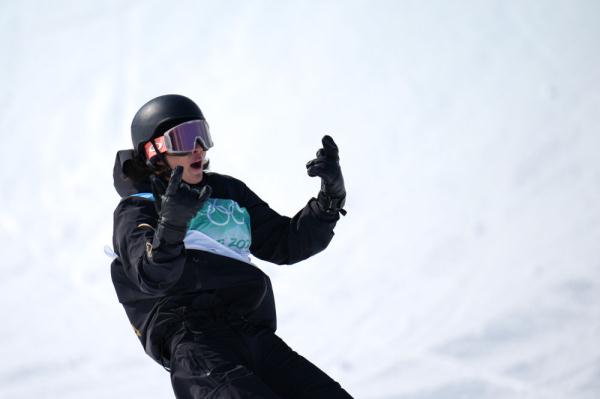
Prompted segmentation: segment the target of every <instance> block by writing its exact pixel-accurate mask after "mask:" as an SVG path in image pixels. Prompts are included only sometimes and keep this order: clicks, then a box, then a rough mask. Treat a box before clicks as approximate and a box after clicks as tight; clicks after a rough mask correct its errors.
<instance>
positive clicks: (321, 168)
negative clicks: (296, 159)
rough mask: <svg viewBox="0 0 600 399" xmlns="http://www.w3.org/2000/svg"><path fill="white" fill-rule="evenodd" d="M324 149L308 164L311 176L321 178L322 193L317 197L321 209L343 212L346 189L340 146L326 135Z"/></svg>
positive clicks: (308, 171)
mask: <svg viewBox="0 0 600 399" xmlns="http://www.w3.org/2000/svg"><path fill="white" fill-rule="evenodd" d="M321 142H322V144H323V147H322V148H320V149H319V151H317V157H316V158H315V159H313V160H312V161H309V162H308V163H307V164H306V171H307V173H308V175H309V176H311V177H314V176H319V177H320V178H321V191H320V192H319V196H318V197H317V200H318V203H319V207H320V208H321V210H323V211H324V212H326V213H330V214H333V213H337V212H341V213H342V214H345V213H346V211H344V210H343V209H342V208H343V207H344V203H345V199H346V187H345V186H344V177H343V176H342V170H341V168H340V157H339V150H338V146H337V145H336V144H335V141H333V138H331V136H328V135H325V136H323V139H322V140H321Z"/></svg>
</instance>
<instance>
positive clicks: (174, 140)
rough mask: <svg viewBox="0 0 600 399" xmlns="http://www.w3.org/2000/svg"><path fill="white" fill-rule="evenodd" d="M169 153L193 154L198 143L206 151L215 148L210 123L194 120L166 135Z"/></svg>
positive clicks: (172, 129) (178, 126)
mask: <svg viewBox="0 0 600 399" xmlns="http://www.w3.org/2000/svg"><path fill="white" fill-rule="evenodd" d="M164 138H165V146H166V149H167V152H169V153H173V154H177V153H185V152H192V151H194V149H195V148H196V143H200V145H201V146H202V148H203V149H204V150H208V149H209V148H211V147H212V146H213V141H212V138H211V137H210V130H209V129H208V123H206V121H203V120H194V121H189V122H185V123H182V124H181V125H177V126H175V127H173V128H171V129H170V130H168V131H167V132H166V133H165V134H164Z"/></svg>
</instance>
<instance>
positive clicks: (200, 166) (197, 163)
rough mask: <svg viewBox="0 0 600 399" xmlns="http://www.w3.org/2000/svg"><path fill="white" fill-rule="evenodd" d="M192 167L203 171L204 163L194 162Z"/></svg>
mask: <svg viewBox="0 0 600 399" xmlns="http://www.w3.org/2000/svg"><path fill="white" fill-rule="evenodd" d="M190 166H191V167H192V169H202V161H198V162H194V163H192V164H190Z"/></svg>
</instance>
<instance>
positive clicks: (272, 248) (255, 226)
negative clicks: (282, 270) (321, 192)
mask: <svg viewBox="0 0 600 399" xmlns="http://www.w3.org/2000/svg"><path fill="white" fill-rule="evenodd" d="M244 189H245V202H246V204H247V205H246V209H248V213H249V214H250V223H251V228H252V244H251V246H250V251H251V252H252V254H253V255H254V256H256V257H257V258H259V259H262V260H265V261H269V262H273V263H276V264H279V265H283V264H287V265H290V264H293V263H297V262H300V261H302V260H304V259H307V258H309V257H311V256H313V255H315V254H317V253H319V252H321V251H322V250H324V249H325V248H327V246H328V245H329V243H330V242H331V239H332V238H333V235H334V233H333V228H334V227H335V225H336V222H337V221H338V219H339V215H337V214H336V215H333V216H329V215H325V214H323V212H321V211H320V210H319V208H318V206H317V202H316V199H315V198H311V199H310V201H308V203H307V204H306V206H305V207H304V208H302V209H301V210H300V211H299V212H298V213H297V214H296V215H295V216H294V217H293V218H289V217H287V216H282V215H279V214H278V213H277V212H275V211H274V210H273V209H271V208H270V207H269V205H268V204H267V203H266V202H264V201H263V200H261V199H260V198H259V197H258V196H257V195H256V194H255V193H254V192H252V190H250V189H249V188H248V187H246V186H244Z"/></svg>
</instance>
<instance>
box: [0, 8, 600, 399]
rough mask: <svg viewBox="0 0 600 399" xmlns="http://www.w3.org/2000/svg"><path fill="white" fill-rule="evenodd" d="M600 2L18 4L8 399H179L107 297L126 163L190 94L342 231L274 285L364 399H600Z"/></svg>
mask: <svg viewBox="0 0 600 399" xmlns="http://www.w3.org/2000/svg"><path fill="white" fill-rule="evenodd" d="M599 16H600V2H598V1H594V0H590V1H576V0H565V1H554V0H546V1H539V0H531V1H517V0H514V1H512V0H502V1H501V0H498V1H491V0H488V1H476V0H472V1H471V0H470V1H466V0H460V1H452V2H451V1H441V0H440V1H429V0H427V1H316V0H315V1H296V2H292V1H275V0H273V1H222V2H216V1H214V2H204V1H172V2H164V1H127V2H126V1H116V0H115V1H98V0H94V1H80V2H73V1H66V0H65V1H59V0H57V1H53V2H46V1H16V0H14V1H10V0H6V1H2V2H0V72H1V73H0V87H1V90H0V132H1V133H0V134H1V137H2V150H3V151H2V156H0V160H1V161H0V162H2V165H1V166H2V174H1V177H0V178H1V180H0V186H1V187H2V189H1V193H2V195H1V200H0V201H1V203H2V207H1V208H0V243H1V250H2V252H1V257H2V263H1V265H0V271H1V276H2V278H1V279H0V299H1V304H2V306H1V308H0V309H1V310H0V312H1V314H0V319H1V323H0V353H1V354H2V359H3V361H2V362H1V363H0V397H1V398H7V399H22V398H41V397H43V398H62V399H70V398H89V399H96V398H129V399H133V398H140V399H146V398H170V397H173V394H172V391H171V387H170V382H169V377H168V373H166V372H165V371H164V370H163V369H162V368H161V367H160V366H158V365H157V364H155V363H154V362H153V361H152V360H151V359H150V358H148V357H147V356H146V355H145V354H144V353H143V351H142V348H141V346H140V345H139V343H138V342H137V338H136V337H135V335H134V334H133V332H132V331H131V328H130V326H129V324H128V322H127V320H126V317H125V314H124V311H123V310H122V308H121V307H120V305H119V304H118V302H117V298H116V295H115V293H114V289H113V287H112V283H111V281H110V274H109V263H110V260H109V259H108V258H107V257H106V256H105V255H104V253H103V246H104V245H105V244H109V243H110V242H111V235H112V211H113V209H114V207H115V206H116V204H117V202H118V199H119V198H118V196H117V194H116V192H115V191H114V189H113V187H112V166H113V159H114V154H115V152H116V151H117V150H119V149H122V148H127V147H129V146H130V141H129V124H130V122H131V118H132V117H133V114H134V113H135V111H136V110H137V109H138V107H139V106H141V105H142V104H143V103H144V102H146V101H147V100H149V99H151V98H153V97H154V96H157V95H161V94H166V93H181V94H184V95H187V96H189V97H191V98H193V99H194V100H195V101H197V102H198V103H199V104H200V106H201V107H202V109H203V111H204V113H205V114H206V115H207V118H208V120H209V123H210V125H211V129H212V132H213V136H214V140H215V143H216V145H215V147H214V149H212V150H211V152H210V156H211V161H212V166H213V170H215V171H217V172H221V173H226V174H230V175H233V176H236V177H238V178H240V179H242V180H244V181H245V182H246V183H247V184H248V185H249V186H250V187H251V188H252V189H253V190H254V191H256V192H257V193H258V194H259V195H260V196H261V197H262V198H264V199H265V200H267V201H268V202H269V204H270V205H271V206H272V207H273V208H275V209H277V210H278V211H280V212H281V213H284V214H288V215H292V214H294V213H295V212H296V211H297V210H299V209H300V208H301V207H302V206H303V205H304V204H305V203H306V201H307V200H308V199H309V198H310V197H311V196H313V195H315V194H316V193H317V191H318V188H319V182H318V180H316V179H311V178H309V177H307V176H306V172H305V168H304V164H305V163H306V162H307V161H308V160H310V159H311V158H312V157H313V156H314V153H315V151H316V150H317V149H318V148H319V146H320V139H321V136H322V135H323V134H324V133H329V134H331V135H332V136H333V137H334V138H335V139H336V141H337V142H338V145H339V147H340V155H341V162H342V167H343V171H344V174H345V178H346V182H347V189H348V193H349V194H348V201H347V209H348V216H347V217H345V218H343V219H342V220H341V221H340V222H339V224H338V226H337V228H336V237H335V238H334V240H333V242H332V244H331V245H330V247H329V248H328V249H327V250H326V251H324V252H323V253H321V254H319V255H317V256H315V257H313V258H311V259H309V260H307V261H305V262H302V263H300V264H297V265H294V266H291V267H277V266H274V265H270V264H266V263H264V262H260V261H257V263H258V264H259V265H260V267H262V268H263V269H264V270H265V271H266V272H267V273H268V274H269V275H270V276H271V278H272V281H273V284H274V287H275V294H276V298H277V305H278V312H279V326H280V328H279V330H278V332H279V334H280V335H281V336H282V337H283V338H284V339H285V340H286V341H287V342H288V343H289V344H290V345H291V346H292V347H293V348H295V349H296V350H297V351H299V352H300V353H302V354H304V355H305V356H306V357H308V358H309V359H311V360H312V361H314V362H315V363H316V364H317V365H319V366H320V367H322V368H323V369H324V370H326V371H327V372H328V373H330V374H331V375H332V376H333V377H334V378H336V379H337V380H338V381H340V382H341V383H342V385H343V386H344V387H346V389H347V390H348V391H349V392H351V393H352V394H353V396H354V397H356V398H366V399H409V398H410V399H434V398H435V399H446V398H452V399H454V398H484V399H498V398H556V399H563V398H582V399H584V398H585V399H587V398H590V399H591V398H598V397H600V256H599V255H600V245H599V244H600V161H599V153H600V129H599V128H600V45H599V43H600V24H599V23H598V18H599Z"/></svg>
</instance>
